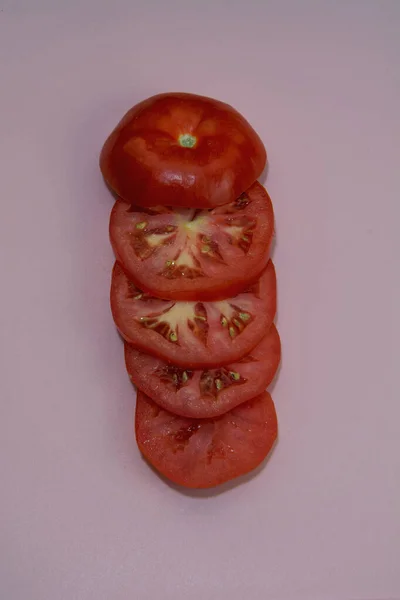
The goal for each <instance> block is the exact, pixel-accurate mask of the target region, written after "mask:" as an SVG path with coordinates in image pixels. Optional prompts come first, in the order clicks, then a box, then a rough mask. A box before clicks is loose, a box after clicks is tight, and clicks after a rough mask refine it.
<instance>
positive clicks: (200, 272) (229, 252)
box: [110, 182, 274, 300]
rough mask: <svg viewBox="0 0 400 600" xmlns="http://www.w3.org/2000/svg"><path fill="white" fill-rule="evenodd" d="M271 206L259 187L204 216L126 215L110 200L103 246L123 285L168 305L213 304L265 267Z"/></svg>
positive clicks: (170, 212)
mask: <svg viewBox="0 0 400 600" xmlns="http://www.w3.org/2000/svg"><path fill="white" fill-rule="evenodd" d="M273 228H274V217H273V209H272V203H271V200H270V198H269V196H268V194H267V192H266V190H265V189H264V188H263V186H262V185H260V184H259V183H258V182H256V183H254V184H253V185H252V186H251V187H250V188H249V189H248V190H247V192H245V193H244V194H242V195H241V196H240V197H239V198H237V199H236V200H235V201H234V202H231V203H230V204H227V205H224V206H221V207H218V208H214V209H211V210H196V209H173V208H166V207H161V206H160V207H155V208H154V209H144V210H143V209H142V210H140V208H139V207H135V208H134V209H132V208H131V206H130V205H129V204H127V203H126V202H123V201H122V200H117V202H116V203H115V205H114V208H113V211H112V213H111V219H110V239H111V243H112V246H113V249H114V252H115V255H116V257H117V260H118V261H119V262H120V263H121V265H122V266H123V269H124V271H125V272H126V273H127V275H128V277H129V279H131V281H133V282H134V283H135V284H136V285H137V286H138V287H139V288H140V289H142V290H144V291H146V292H149V293H151V294H153V295H155V296H158V297H161V298H171V299H174V300H218V299H222V298H227V297H229V296H233V295H235V294H237V293H239V292H240V291H241V290H243V289H244V288H245V287H246V285H249V283H251V282H253V281H256V279H257V278H258V277H259V275H260V273H261V271H262V270H263V269H264V267H265V265H266V264H267V261H268V254H269V247H270V243H271V239H272V234H273Z"/></svg>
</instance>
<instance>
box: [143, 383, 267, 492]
mask: <svg viewBox="0 0 400 600" xmlns="http://www.w3.org/2000/svg"><path fill="white" fill-rule="evenodd" d="M135 429H136V441H137V444H138V446H139V449H140V451H141V452H142V454H143V456H144V457H145V458H146V459H147V460H148V461H149V463H150V464H151V465H152V466H153V467H154V468H155V469H157V471H159V472H160V473H161V474H162V475H164V476H165V477H167V478H168V479H170V480H171V481H173V482H174V483H177V484H179V485H182V486H185V487H189V488H210V487H214V486H217V485H220V484H222V483H225V482H227V481H230V480H231V479H234V478H236V477H239V476H240V475H244V474H246V473H249V472H250V471H252V470H253V469H255V468H256V467H258V465H260V464H261V463H262V461H263V460H264V459H265V458H266V457H267V455H268V454H269V452H270V450H271V449H272V447H273V445H274V442H275V440H276V438H277V435H278V423H277V417H276V412H275V406H274V403H273V401H272V398H271V396H270V395H269V394H268V392H263V393H262V394H260V395H259V396H256V397H255V398H253V399H252V400H248V401H247V402H245V403H244V404H240V405H239V406H237V407H236V408H233V409H232V410H230V411H229V412H227V413H225V414H224V415H222V416H220V417H216V418H215V419H188V418H185V417H179V416H177V415H175V414H173V413H171V412H168V411H166V410H164V409H162V408H160V407H159V406H158V405H157V404H156V403H155V402H153V400H151V399H150V398H149V397H148V396H146V395H145V394H144V393H143V392H140V391H139V392H138V395H137V403H136V423H135Z"/></svg>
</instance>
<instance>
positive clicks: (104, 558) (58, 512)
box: [0, 0, 400, 600]
mask: <svg viewBox="0 0 400 600" xmlns="http://www.w3.org/2000/svg"><path fill="white" fill-rule="evenodd" d="M399 28H400V2H398V0H393V1H391V0H380V1H379V0H376V1H370V0H364V1H363V0H359V1H356V0H352V1H350V2H345V1H334V0H331V1H322V0H321V1H319V2H318V1H316V0H314V1H311V0H292V1H289V0H281V1H279V0H276V1H267V0H246V1H242V2H237V1H233V0H232V1H227V0H225V1H222V0H210V1H204V0H203V1H202V2H192V1H191V0H181V1H178V0H170V1H168V2H167V1H166V0H164V1H162V0H159V1H158V2H156V1H154V0H146V2H144V1H143V2H136V1H132V0H126V1H123V0H114V1H111V0H110V1H109V2H106V1H104V0H103V1H101V0H97V1H96V0H79V1H78V0H69V1H67V0H64V1H63V2H61V1H57V0H55V1H54V0H53V1H51V0H47V2H45V1H44V0H36V1H35V0H14V1H13V0H2V2H1V4H0V70H1V80H0V81H1V92H0V107H1V110H0V168H1V189H2V207H3V210H2V213H1V219H0V244H1V248H0V250H1V251H0V261H1V274H2V281H1V284H2V295H1V309H2V310H1V313H0V319H1V337H0V344H1V357H0V359H1V378H0V397H1V417H0V482H1V484H0V486H1V491H0V497H1V501H0V598H1V599H2V600H47V599H51V600H128V599H129V600H132V599H138V600H154V599H155V598H161V599H162V600H181V599H182V600H183V599H184V600H204V599H206V598H207V599H210V600H214V599H215V600H225V599H226V600H243V598H248V599H249V600H266V599H273V600H298V599H299V600H300V599H301V600H333V599H335V600H336V599H343V600H345V599H346V600H367V599H368V600H372V599H374V600H377V599H379V600H383V599H389V598H390V599H395V598H400V569H399V556H400V435H399V421H400V393H399V390H400V385H399V380H398V374H397V373H398V369H399V338H400V320H399V307H400V289H399V256H400V236H399V217H400V209H399V206H400V203H399V192H400V182H399V158H400V148H399V140H400V120H399V107H400V90H399V57H400V41H399ZM171 90H173V91H189V92H197V93H201V94H205V95H210V96H214V97H216V98H219V99H221V100H225V101H227V102H229V103H232V104H233V105H234V106H235V107H236V108H237V109H238V110H240V111H241V112H243V113H244V114H245V116H246V117H247V118H248V119H249V120H250V121H251V123H252V124H253V125H254V127H255V128H256V129H257V130H258V131H259V133H260V134H261V137H262V139H263V140H264V142H265V144H266V146H267V149H268V152H269V173H268V179H267V185H268V189H269V192H270V194H271V196H272V199H273V201H274V203H275V210H276V224H277V244H276V248H275V253H274V259H275V264H276V267H277V272H278V278H279V319H278V325H279V329H280V332H281V335H282V343H283V349H284V354H283V363H282V369H281V372H280V376H279V379H278V381H277V383H276V385H275V387H274V390H273V394H274V399H275V402H276V406H277V410H278V416H279V423H280V438H279V444H278V445H277V447H276V448H275V451H274V452H273V456H272V458H271V460H270V461H268V463H267V466H266V467H265V468H264V469H262V470H260V471H259V472H258V473H257V475H256V476H255V477H253V478H250V479H249V480H248V481H247V482H246V483H245V484H241V485H235V486H232V485H230V486H227V487H226V488H225V489H223V490H219V491H220V492H221V493H218V494H214V495H207V494H205V493H195V492H194V493H184V492H182V491H180V490H178V489H176V488H174V487H170V486H168V485H167V484H165V483H164V482H163V481H161V480H160V479H159V478H158V477H157V476H156V475H155V474H154V473H153V472H152V471H151V470H150V469H149V468H148V467H147V466H146V464H145V463H144V462H143V461H142V459H141V458H140V456H139V453H138V451H137V449H136V446H135V442H134V437H133V429H132V423H133V410H134V396H133V393H132V388H131V385H130V383H129V380H128V377H127V376H126V374H125V370H124V363H123V353H122V345H121V342H120V340H119V339H118V337H117V334H116V333H115V330H114V327H113V324H112V321H111V316H110V312H109V305H108V294H109V280H110V271H111V266H112V254H111V250H110V247H109V243H108V232H107V227H108V216H109V212H110V209H111V206H112V201H111V198H110V196H109V194H108V192H107V191H106V189H105V187H104V185H103V183H102V180H101V177H100V174H99V170H98V166H97V161H98V153H99V150H100V148H101V145H102V143H103V141H104V139H105V137H106V136H107V135H108V133H109V132H110V130H111V129H112V127H113V126H114V125H115V124H116V122H117V120H118V119H119V118H120V117H121V116H122V114H123V112H124V111H125V110H127V109H128V108H129V107H130V106H131V105H132V104H134V103H135V102H137V101H139V100H141V99H143V98H145V97H147V96H149V95H151V94H154V93H157V92H161V91H171Z"/></svg>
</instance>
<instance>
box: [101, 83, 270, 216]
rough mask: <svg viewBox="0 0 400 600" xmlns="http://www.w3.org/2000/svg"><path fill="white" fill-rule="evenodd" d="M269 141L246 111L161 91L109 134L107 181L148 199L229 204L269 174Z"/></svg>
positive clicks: (125, 193) (142, 201) (138, 200)
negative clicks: (264, 172)
mask: <svg viewBox="0 0 400 600" xmlns="http://www.w3.org/2000/svg"><path fill="white" fill-rule="evenodd" d="M265 163H266V152H265V148H264V145H263V143H262V141H261V140H260V138H259V136H258V135H257V133H256V132H255V131H254V129H253V128H252V127H251V125H250V124H249V123H248V122H247V121H246V119H245V118H244V117H242V115H241V114H240V113H238V112H237V111H236V110H235V109H234V108H232V107H231V106H229V105H228V104H224V103H223V102H219V101H218V100H214V99H212V98H206V97H205V96H197V95H195V94H183V93H172V94H159V95H157V96H152V97H151V98H148V99H147V100H144V101H143V102H140V103H139V104H137V105H135V106H134V107H133V108H131V109H130V110H129V111H128V112H127V113H126V115H125V116H124V117H123V119H122V120H121V121H120V123H118V125H117V127H116V128H115V129H114V131H113V132H112V133H111V135H110V136H109V137H108V139H107V140H106V142H105V144H104V146H103V149H102V152H101V156H100V168H101V171H102V173H103V176H104V179H105V181H106V182H107V184H108V185H109V186H110V187H111V188H112V190H114V192H115V193H116V194H117V195H118V196H120V197H121V198H123V199H124V200H125V201H126V202H128V203H131V204H135V205H140V206H157V205H160V204H161V205H165V206H187V207H191V208H192V207H195V208H209V207H214V206H220V205H222V204H228V203H229V202H233V201H234V200H235V198H237V197H238V196H240V194H241V193H242V192H244V191H245V190H246V189H247V188H248V187H250V185H251V184H252V183H253V181H255V180H256V179H257V178H258V177H259V176H260V174H261V172H262V170H263V169H264V166H265Z"/></svg>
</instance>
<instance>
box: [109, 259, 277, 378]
mask: <svg viewBox="0 0 400 600" xmlns="http://www.w3.org/2000/svg"><path fill="white" fill-rule="evenodd" d="M111 310H112V314H113V318H114V322H115V324H116V326H117V328H118V330H119V331H120V333H121V335H122V336H123V338H124V339H125V340H126V341H127V342H129V343H130V344H132V345H133V346H134V347H135V348H137V349H139V350H142V351H144V352H147V353H148V354H151V355H153V356H157V357H158V358H162V359H163V360H166V361H167V362H169V363H172V364H175V365H176V366H183V367H192V368H201V367H207V366H213V367H216V366H221V365H226V364H229V363H231V362H234V361H236V360H240V359H241V358H243V357H244V356H245V355H246V354H248V353H249V352H250V350H252V349H253V348H254V347H255V346H256V345H257V344H258V343H259V342H260V341H261V339H262V338H263V337H264V335H265V334H266V333H267V331H268V329H269V328H270V326H271V324H272V321H273V319H274V316H275V310H276V277H275V269H274V267H273V264H272V262H271V261H269V262H268V264H267V266H266V268H265V270H264V272H263V273H262V275H261V277H260V279H259V280H258V281H257V282H256V283H255V284H253V285H252V286H251V287H249V288H248V289H246V290H245V291H243V292H242V293H240V294H238V295H237V296H234V297H232V298H228V299H226V300H218V301H213V302H184V301H173V300H161V299H159V298H155V297H154V296H151V295H149V294H147V293H145V292H142V291H141V290H140V289H138V288H137V287H136V286H135V285H134V284H133V283H132V282H131V281H130V280H129V279H128V278H127V276H126V274H125V273H124V271H123V270H122V268H121V267H120V265H119V264H118V263H115V265H114V269H113V275H112V282H111Z"/></svg>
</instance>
